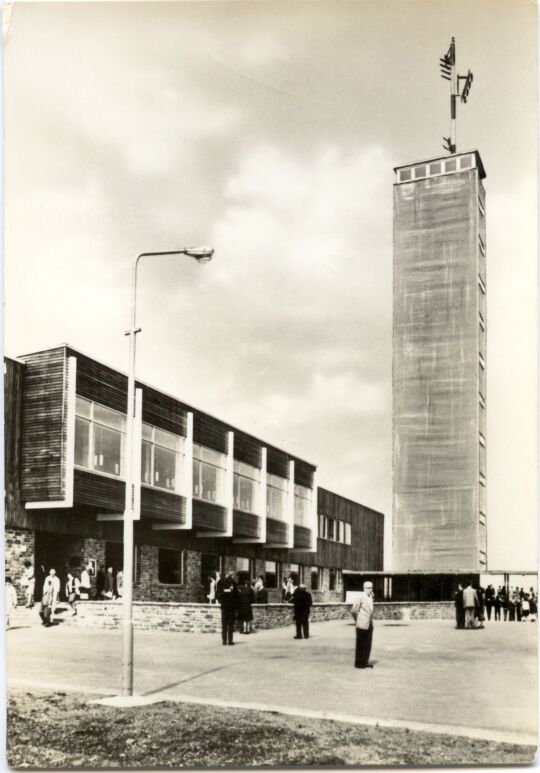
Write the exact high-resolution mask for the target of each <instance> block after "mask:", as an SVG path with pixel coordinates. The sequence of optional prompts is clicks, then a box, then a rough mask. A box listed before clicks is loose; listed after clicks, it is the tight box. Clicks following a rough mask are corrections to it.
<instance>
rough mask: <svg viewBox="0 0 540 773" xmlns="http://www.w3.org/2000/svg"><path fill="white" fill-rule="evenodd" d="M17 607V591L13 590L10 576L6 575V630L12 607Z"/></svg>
mask: <svg viewBox="0 0 540 773" xmlns="http://www.w3.org/2000/svg"><path fill="white" fill-rule="evenodd" d="M16 608H17V591H16V590H15V588H14V586H13V583H12V582H11V577H6V630H7V629H8V628H9V618H10V616H11V613H12V612H13V610H14V609H16Z"/></svg>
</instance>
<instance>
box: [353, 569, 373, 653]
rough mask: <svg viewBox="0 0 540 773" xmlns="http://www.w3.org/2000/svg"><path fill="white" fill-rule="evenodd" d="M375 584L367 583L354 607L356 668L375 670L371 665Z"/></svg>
mask: <svg viewBox="0 0 540 773" xmlns="http://www.w3.org/2000/svg"><path fill="white" fill-rule="evenodd" d="M373 607H374V603H373V583H372V582H365V583H364V590H363V591H362V592H361V593H359V594H358V598H357V599H356V601H355V602H354V604H353V606H352V610H351V611H352V616H353V617H354V621H355V628H356V650H355V658H354V666H355V668H373V666H372V665H371V664H370V663H369V656H370V653H371V645H372V642H373Z"/></svg>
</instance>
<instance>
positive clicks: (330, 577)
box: [328, 568, 337, 590]
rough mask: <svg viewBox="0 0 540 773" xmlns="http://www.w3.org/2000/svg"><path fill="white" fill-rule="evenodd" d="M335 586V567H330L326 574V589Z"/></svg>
mask: <svg viewBox="0 0 540 773" xmlns="http://www.w3.org/2000/svg"><path fill="white" fill-rule="evenodd" d="M336 588H337V569H333V568H332V569H330V570H329V574H328V590H336Z"/></svg>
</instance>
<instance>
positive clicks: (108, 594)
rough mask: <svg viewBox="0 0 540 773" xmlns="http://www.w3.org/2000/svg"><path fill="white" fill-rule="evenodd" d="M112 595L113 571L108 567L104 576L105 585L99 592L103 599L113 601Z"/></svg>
mask: <svg viewBox="0 0 540 773" xmlns="http://www.w3.org/2000/svg"><path fill="white" fill-rule="evenodd" d="M114 595H115V594H114V569H113V568H112V566H109V568H108V569H107V574H106V575H105V585H104V586H103V590H102V591H101V596H102V597H103V598H104V599H114Z"/></svg>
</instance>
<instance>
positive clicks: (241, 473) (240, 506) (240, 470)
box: [233, 459, 260, 513]
mask: <svg viewBox="0 0 540 773" xmlns="http://www.w3.org/2000/svg"><path fill="white" fill-rule="evenodd" d="M259 485H260V471H259V470H258V469H257V467H252V466H251V465H250V464H245V463H244V462H239V461H237V460H236V459H235V460H234V476H233V498H234V507H235V509H236V510H243V511H244V512H245V513H258V512H259Z"/></svg>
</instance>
